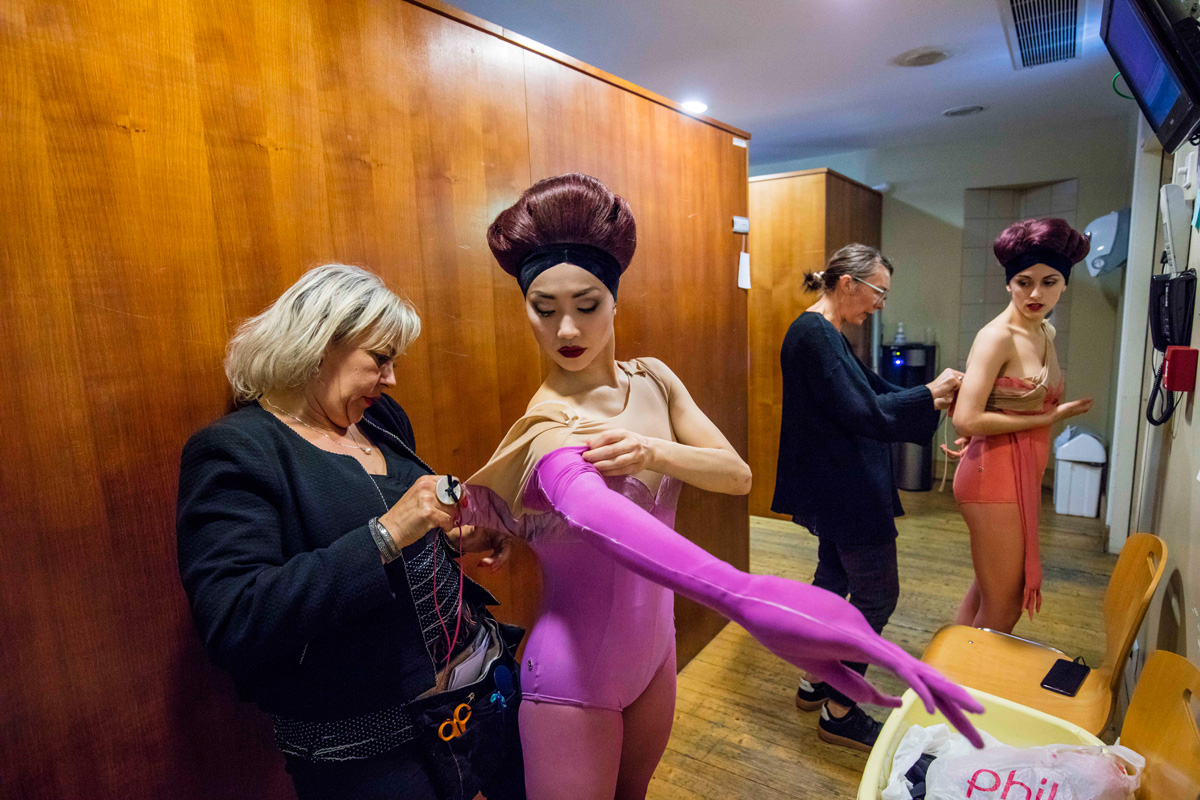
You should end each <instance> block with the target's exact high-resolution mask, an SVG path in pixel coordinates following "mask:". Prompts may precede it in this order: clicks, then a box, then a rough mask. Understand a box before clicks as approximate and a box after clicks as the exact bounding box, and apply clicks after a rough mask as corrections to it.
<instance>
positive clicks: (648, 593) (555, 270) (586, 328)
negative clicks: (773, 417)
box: [460, 174, 980, 800]
mask: <svg viewBox="0 0 1200 800" xmlns="http://www.w3.org/2000/svg"><path fill="white" fill-rule="evenodd" d="M488 242H489V244H490V245H491V247H492V251H493V253H494V254H495V255H496V258H497V260H498V261H499V262H500V264H501V266H503V267H504V268H505V270H506V271H508V272H509V273H511V274H513V275H514V276H515V277H516V278H517V280H518V281H519V283H520V284H521V288H522V290H523V291H524V292H525V295H526V312H527V314H528V316H529V319H530V323H531V325H532V328H533V332H534V335H535V337H536V338H537V340H538V343H539V344H540V345H541V347H542V350H543V351H544V352H545V353H546V354H547V355H548V356H549V357H550V358H551V359H552V361H553V367H552V368H551V371H550V374H549V376H548V377H547V378H546V381H545V382H544V383H543V384H542V387H541V388H540V389H539V390H538V391H537V393H536V394H535V395H534V397H533V399H532V400H531V401H530V404H529V407H528V410H527V411H526V414H525V416H523V417H522V418H521V419H520V420H518V421H517V422H516V423H515V424H514V425H513V427H512V429H511V430H510V431H509V433H508V435H507V436H506V437H505V439H504V441H503V442H502V443H501V445H500V447H499V449H497V451H496V453H495V455H493V457H492V459H491V461H489V463H488V465H487V466H485V467H484V468H483V469H482V470H480V471H479V472H478V473H477V474H476V475H474V476H472V477H471V478H470V479H469V480H468V482H467V483H468V486H467V494H466V498H465V502H464V503H463V504H462V506H461V507H460V518H461V520H462V521H463V522H466V523H469V524H474V525H476V526H486V527H491V528H494V529H500V530H504V531H507V532H509V533H511V534H513V535H515V536H520V537H522V538H523V539H525V540H526V541H528V542H529V543H530V545H531V546H532V548H533V550H534V551H535V553H536V554H537V557H538V560H539V564H540V567H541V570H542V575H543V595H542V605H541V609H540V611H539V615H538V618H537V620H536V622H535V623H534V626H533V630H532V631H531V633H530V637H529V643H528V645H527V648H526V651H525V656H524V661H523V662H522V665H521V667H522V668H521V682H522V690H523V693H524V700H523V702H522V704H521V709H520V724H521V742H522V749H523V751H524V757H525V767H526V787H527V789H528V793H529V797H530V798H531V800H543V798H570V800H580V799H583V798H598V799H599V798H603V799H604V800H608V799H609V798H613V797H619V798H640V797H644V796H645V793H646V787H647V785H648V784H649V781H650V777H651V775H652V774H653V772H654V768H655V766H657V764H658V761H659V759H660V758H661V756H662V753H663V750H664V749H665V747H666V744H667V739H668V737H669V735H670V731H671V722H672V719H673V715H674V702H675V636H674V633H675V631H674V622H673V619H672V610H673V594H672V593H673V592H679V593H681V594H683V595H685V596H687V597H690V598H692V599H693V600H696V601H698V602H701V603H704V604H705V605H708V606H709V607H711V608H714V609H716V610H717V611H719V612H721V613H722V614H724V615H726V616H727V617H729V618H730V619H732V620H734V621H736V622H738V623H740V624H741V625H743V626H744V627H745V628H747V630H749V631H750V632H751V633H752V634H754V636H755V637H756V638H758V639H759V641H761V642H762V643H763V644H764V645H765V646H766V647H768V648H769V649H770V650H771V651H772V652H774V653H776V654H777V655H779V656H781V657H782V658H785V659H786V660H788V661H789V662H791V663H793V664H796V665H798V666H801V667H803V668H804V669H805V670H808V671H811V672H813V673H815V674H817V675H819V676H821V677H822V678H823V679H824V680H826V681H828V682H830V683H832V684H834V685H836V686H837V687H838V688H839V689H841V690H842V691H844V692H846V693H847V694H849V695H851V696H852V697H855V698H856V699H861V700H864V701H867V702H875V703H881V704H885V705H896V703H897V702H898V701H896V700H895V699H894V698H886V697H884V696H882V695H880V693H879V692H877V691H875V690H874V689H873V688H872V687H871V686H870V684H868V683H866V681H865V680H864V679H863V678H862V677H861V676H860V675H858V674H857V673H855V672H853V671H851V670H849V669H847V668H846V667H845V666H843V665H842V664H841V661H843V660H847V661H867V662H872V663H875V664H879V665H882V666H884V667H886V668H888V669H890V670H892V671H893V672H895V673H896V674H898V675H899V676H901V677H902V678H903V679H904V680H906V681H908V682H909V683H910V684H911V685H912V686H913V687H914V689H916V691H917V692H918V693H920V694H921V696H922V698H923V699H924V700H925V702H926V705H927V706H928V707H929V708H931V709H932V708H933V707H934V705H936V706H937V707H938V708H940V709H941V710H942V711H943V712H944V713H946V715H947V716H948V717H949V718H950V719H951V720H952V721H954V722H955V723H956V724H958V725H959V727H960V728H961V729H962V730H963V731H964V732H965V733H967V734H968V735H969V736H971V737H972V740H973V741H977V739H978V737H977V735H976V734H975V732H974V729H973V728H972V727H971V726H970V723H969V722H967V721H966V719H965V717H964V716H963V713H962V712H963V710H964V709H966V710H970V711H979V710H980V708H979V706H978V705H977V704H976V703H974V701H972V700H971V699H970V697H969V696H967V695H966V694H965V692H963V690H961V689H960V688H958V687H957V686H954V685H953V684H951V683H949V682H948V681H946V679H945V678H943V677H942V676H941V675H939V674H938V673H937V672H936V671H934V670H933V669H932V668H930V667H928V666H927V665H924V664H922V663H920V662H919V661H917V660H916V659H914V658H912V657H911V656H909V655H908V654H907V653H905V652H904V651H903V650H902V649H901V648H899V647H897V646H896V645H893V644H891V643H889V642H887V641H885V640H883V639H881V638H880V637H879V636H877V635H876V634H875V633H874V631H872V630H871V628H870V626H869V625H868V624H867V622H866V620H865V619H864V618H863V617H862V615H861V614H860V613H859V612H858V611H857V610H856V609H854V607H853V606H851V605H850V604H849V603H847V602H845V601H844V600H843V599H842V598H840V597H837V596H835V595H833V594H831V593H829V592H825V591H823V590H821V589H816V588H814V587H812V586H810V585H809V584H804V583H796V582H794V581H787V580H783V579H781V578H777V577H774V576H770V575H750V574H747V573H744V572H741V571H740V570H737V569H735V568H734V567H732V566H730V565H729V564H726V563H725V562H723V561H720V560H718V559H716V558H714V557H713V556H711V555H709V554H708V553H707V552H706V551H704V550H703V549H701V548H700V547H697V546H696V545H694V544H692V543H691V542H689V541H688V540H687V539H685V538H683V537H682V536H679V535H678V534H676V533H675V532H674V531H673V530H672V528H671V526H672V525H673V522H674V516H675V501H676V498H677V497H678V493H679V487H680V485H681V482H686V483H690V484H692V485H694V486H697V487H699V488H701V489H705V490H708V491H718V492H726V493H740V494H744V493H745V492H747V491H748V490H749V487H750V470H749V468H748V467H747V466H746V464H745V462H744V461H743V460H742V459H741V457H740V456H738V454H737V453H736V452H735V451H734V449H733V447H732V446H731V445H730V444H729V442H728V440H726V439H725V437H724V436H723V435H722V434H721V432H720V430H718V429H717V427H716V426H715V425H714V424H713V423H712V422H711V421H710V420H709V419H708V418H707V417H706V416H705V415H704V413H703V412H702V411H701V410H700V408H699V407H698V406H697V405H696V403H695V401H694V400H692V398H691V396H690V395H689V394H688V391H687V389H686V387H684V385H683V383H682V382H681V381H680V380H679V379H678V378H677V377H676V376H675V375H674V373H672V372H671V370H670V369H669V368H667V366H666V365H665V364H663V363H662V362H661V361H658V360H656V359H650V358H645V359H635V360H633V361H628V362H618V361H616V359H615V357H614V339H613V312H614V309H615V306H616V294H617V284H618V282H619V279H620V275H621V273H622V272H623V270H624V269H625V268H626V267H627V266H628V265H629V261H630V259H631V258H632V256H633V251H634V247H635V243H636V237H635V228H634V222H633V216H632V214H631V213H630V210H629V206H628V204H627V203H626V202H625V201H624V200H623V199H622V198H620V197H617V196H616V195H614V194H612V192H610V191H609V190H608V189H607V187H605V186H604V185H603V184H602V183H600V182H599V181H597V180H596V179H594V178H590V177H588V176H585V175H579V174H573V175H564V176H560V177H557V178H550V179H547V180H545V181H542V182H540V183H538V184H535V185H534V186H532V187H531V188H530V189H528V190H526V192H525V193H524V194H523V195H522V196H521V199H520V200H519V201H518V202H517V203H516V204H515V205H514V206H512V207H511V208H509V209H508V210H506V211H504V212H503V213H501V214H500V216H499V217H497V219H496V221H495V222H494V223H493V224H492V226H491V228H490V229H489V231H488Z"/></svg>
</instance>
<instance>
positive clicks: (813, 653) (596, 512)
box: [480, 447, 983, 747]
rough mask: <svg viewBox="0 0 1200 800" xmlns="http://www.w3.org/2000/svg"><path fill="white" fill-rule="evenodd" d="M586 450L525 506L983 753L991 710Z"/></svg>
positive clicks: (850, 610)
mask: <svg viewBox="0 0 1200 800" xmlns="http://www.w3.org/2000/svg"><path fill="white" fill-rule="evenodd" d="M586 449H587V448H585V447H564V448H560V449H558V450H555V451H553V452H551V453H548V454H547V455H545V456H544V457H543V458H542V459H541V460H540V461H539V462H538V464H537V466H536V467H535V469H534V473H533V478H531V480H530V485H529V486H528V487H527V489H526V492H525V496H524V501H525V505H526V506H527V507H529V508H531V509H533V510H535V511H551V510H554V511H557V512H558V513H559V514H561V515H562V516H563V517H564V518H566V520H567V522H568V523H569V524H570V525H571V527H572V528H573V529H574V530H576V531H577V532H578V533H579V534H580V535H582V536H584V537H585V538H586V540H587V541H588V542H589V543H591V544H592V545H593V546H594V547H596V549H597V550H599V551H600V552H602V553H604V554H605V555H607V556H608V557H610V558H612V559H613V560H614V561H616V562H617V563H619V564H621V565H622V566H624V567H625V568H627V569H629V570H630V571H632V572H634V573H636V574H638V575H641V576H642V577H644V578H647V579H648V580H651V581H654V582H655V583H657V584H659V585H661V586H665V587H667V588H668V589H671V590H672V591H674V592H677V593H678V594H681V595H683V596H684V597H687V598H690V599H691V600H694V601H696V602H698V603H702V604H703V605H706V606H708V607H709V608H711V609H713V610H715V611H717V612H718V613H720V614H722V615H723V616H725V617H728V618H729V619H731V620H733V621H734V622H737V623H738V624H739V625H741V626H742V627H744V628H745V629H746V630H748V631H749V632H750V633H751V634H753V636H754V638H756V639H758V640H759V641H760V642H762V644H763V645H764V646H766V648H767V649H768V650H770V651H771V652H772V653H774V654H775V655H777V656H779V657H780V658H782V659H784V660H785V661H787V662H789V663H791V664H794V665H796V666H797V667H800V668H801V669H803V670H805V671H808V672H812V673H814V674H816V675H819V676H820V677H821V678H822V679H824V680H825V681H826V682H828V683H829V684H831V685H833V686H834V687H836V688H837V689H838V690H839V691H841V692H843V693H844V694H846V695H847V696H849V697H852V698H854V699H855V700H858V701H861V702H868V703H875V704H878V705H883V706H893V707H895V706H898V705H900V700H899V698H895V697H888V696H886V695H883V694H881V693H880V692H879V691H878V690H876V689H875V688H874V687H873V686H871V684H869V683H867V681H866V680H865V679H864V678H863V677H862V676H860V675H859V674H858V673H856V672H855V671H854V670H852V669H850V668H848V667H846V666H845V665H844V664H842V663H841V662H842V661H858V662H868V663H871V664H876V665H878V666H881V667H884V668H886V669H888V670H890V671H892V672H894V673H895V674H896V675H898V676H899V677H900V678H902V679H903V680H904V681H905V682H907V683H908V684H909V685H910V686H911V687H912V688H913V690H914V691H915V692H916V693H917V695H918V696H920V698H921V700H922V701H923V702H924V704H925V708H926V710H927V711H929V712H930V713H933V711H934V709H935V708H936V709H937V710H939V711H941V712H942V714H943V715H944V716H945V717H946V718H947V719H948V720H949V721H950V722H951V723H952V724H953V725H954V726H955V727H956V728H958V730H959V731H961V732H962V733H963V734H964V735H965V736H966V737H967V738H968V739H969V740H970V741H971V743H972V744H974V745H975V746H976V747H981V746H982V740H981V739H980V737H979V734H978V733H977V732H976V730H975V728H974V726H973V725H972V724H971V723H970V722H969V721H968V720H967V718H966V716H965V715H964V714H963V711H964V710H966V711H971V712H973V713H977V714H978V713H982V711H983V707H982V706H981V705H980V704H979V703H978V702H976V701H975V700H974V698H972V697H971V696H970V695H969V694H967V693H966V692H965V691H964V690H963V689H962V688H961V687H959V686H957V685H956V684H954V683H951V682H950V681H949V680H947V679H946V678H945V677H943V676H942V675H941V673H939V672H938V671H937V670H935V669H933V668H932V667H930V666H929V665H928V664H924V663H922V662H921V661H919V660H918V659H915V658H913V657H912V656H910V655H909V654H908V653H906V652H905V651H904V650H903V649H902V648H900V647H899V646H897V645H895V644H892V643H891V642H889V641H887V640H885V639H884V638H882V637H881V636H879V635H878V634H876V633H875V631H873V630H871V626H870V625H869V624H868V623H867V620H866V619H865V618H864V617H863V615H862V614H861V613H860V612H859V611H858V609H856V608H855V607H854V606H852V605H850V604H849V603H848V602H846V601H845V600H844V599H842V598H841V597H838V596H837V595H835V594H833V593H832V592H827V591H825V590H824V589H818V588H817V587H815V586H811V585H809V584H807V583H799V582H797V581H790V580H786V579H784V578H779V577H776V576H774V575H751V574H749V573H746V572H742V571H741V570H739V569H736V568H735V567H733V566H731V565H729V564H727V563H725V562H724V561H721V560H720V559H718V558H716V557H714V556H713V555H711V554H710V553H708V551H706V550H704V549H703V548H701V547H699V546H697V545H695V544H693V543H692V542H690V541H688V540H687V539H686V538H684V537H683V536H681V535H679V534H678V533H676V532H675V531H673V530H671V529H670V528H669V527H667V526H666V525H664V524H662V523H661V522H659V521H658V520H657V519H655V518H654V517H653V516H652V515H650V514H649V513H647V512H646V511H644V510H643V509H642V508H640V507H639V506H638V505H637V504H636V503H634V502H633V501H631V500H629V499H628V498H626V497H624V496H622V495H621V494H619V493H617V492H614V491H611V490H610V489H609V488H608V486H607V485H606V484H605V482H604V478H603V477H602V476H601V475H600V473H599V472H597V471H596V468H595V467H594V466H592V465H591V464H589V463H587V462H586V461H584V460H583V457H582V454H583V452H584V451H585V450H586ZM480 510H481V509H480Z"/></svg>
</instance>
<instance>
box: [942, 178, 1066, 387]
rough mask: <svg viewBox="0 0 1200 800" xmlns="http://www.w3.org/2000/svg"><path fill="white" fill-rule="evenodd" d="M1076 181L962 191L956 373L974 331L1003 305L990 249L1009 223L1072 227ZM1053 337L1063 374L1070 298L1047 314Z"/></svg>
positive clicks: (1001, 274) (1001, 272) (1003, 293)
mask: <svg viewBox="0 0 1200 800" xmlns="http://www.w3.org/2000/svg"><path fill="white" fill-rule="evenodd" d="M1078 190H1079V181H1077V180H1074V179H1072V180H1069V181H1059V182H1058V183H1048V184H1042V185H1039V186H1033V187H1024V188H998V189H967V191H966V195H965V212H966V213H965V217H966V219H965V221H964V223H963V259H962V295H961V297H960V301H961V308H960V311H959V338H960V341H959V347H958V352H959V361H960V363H959V365H958V366H959V369H965V367H966V361H967V354H968V353H969V352H970V350H971V343H972V342H974V341H975V335H976V334H977V333H979V329H980V328H982V327H983V326H984V325H986V324H987V323H988V322H989V321H991V320H993V319H995V318H996V317H997V316H998V315H999V314H1000V312H1001V311H1003V310H1004V307H1005V306H1007V305H1008V301H1009V295H1008V292H1007V291H1006V289H1005V285H1004V270H1003V269H1001V268H1000V265H999V264H998V263H997V262H996V256H995V255H994V254H993V253H992V243H993V242H994V241H995V240H996V237H997V236H999V235H1000V232H1001V231H1003V230H1004V229H1005V228H1007V227H1008V226H1009V225H1011V224H1012V223H1014V222H1016V221H1018V220H1022V219H1030V218H1032V217H1060V218H1062V219H1065V220H1066V221H1067V222H1068V223H1069V224H1070V225H1071V226H1072V227H1074V226H1075V201H1076V196H1077V194H1078ZM1049 319H1050V321H1051V322H1052V323H1053V324H1054V327H1055V329H1056V330H1057V331H1058V338H1057V340H1056V342H1055V349H1056V350H1057V352H1058V360H1059V363H1060V364H1061V365H1062V368H1063V370H1066V369H1067V368H1068V366H1069V365H1068V363H1067V354H1068V353H1069V352H1070V343H1071V292H1070V291H1068V292H1067V293H1066V294H1064V295H1063V297H1062V301H1061V302H1059V304H1058V306H1057V307H1056V308H1055V309H1054V311H1053V312H1052V313H1051V316H1050V318H1049Z"/></svg>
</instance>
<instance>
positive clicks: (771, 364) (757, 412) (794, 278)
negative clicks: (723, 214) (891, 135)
mask: <svg viewBox="0 0 1200 800" xmlns="http://www.w3.org/2000/svg"><path fill="white" fill-rule="evenodd" d="M881 210H882V196H881V195H880V194H879V193H878V192H876V191H874V190H873V189H869V188H867V187H865V186H863V185H861V184H859V183H856V182H855V181H852V180H850V179H849V178H846V177H845V176H842V175H839V174H838V173H836V172H832V171H830V170H826V169H814V170H805V171H802V172H794V173H785V174H781V175H764V176H761V177H755V178H752V179H751V180H750V219H751V220H752V225H751V235H750V287H751V288H750V292H749V298H748V303H749V315H750V334H749V347H750V378H749V387H750V406H749V408H750V414H749V446H750V468H751V469H752V470H753V471H754V487H753V488H752V489H751V491H750V513H751V514H757V515H759V516H769V517H776V518H779V519H782V518H784V517H783V516H782V515H779V514H775V513H774V512H772V511H771V498H772V496H773V495H774V493H775V467H776V462H777V461H778V459H779V426H780V418H781V415H782V413H783V379H782V376H781V373H780V368H779V350H780V348H781V347H782V345H783V337H784V335H785V334H786V333H787V329H788V327H789V326H790V325H791V324H792V321H793V320H795V319H796V317H797V316H799V315H800V314H801V313H803V311H804V310H805V309H806V308H808V307H809V306H810V305H812V304H813V303H814V302H816V299H817V295H816V293H813V292H806V291H805V290H804V285H803V282H804V275H805V273H808V272H813V271H816V270H819V269H821V268H822V267H823V265H824V264H825V262H826V261H827V260H828V258H829V256H830V255H832V254H833V253H834V251H836V250H837V249H838V248H840V247H843V246H845V245H847V244H850V243H852V242H861V243H863V244H869V245H872V246H873V247H878V246H879V237H880V226H881ZM844 332H845V333H846V335H847V337H848V338H850V339H851V341H852V342H854V343H855V344H856V346H858V347H864V346H865V345H866V341H867V339H868V338H869V334H868V333H867V332H864V331H862V330H859V329H858V328H857V326H848V327H847V328H846V330H845V331H844Z"/></svg>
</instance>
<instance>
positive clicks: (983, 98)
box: [452, 0, 1136, 165]
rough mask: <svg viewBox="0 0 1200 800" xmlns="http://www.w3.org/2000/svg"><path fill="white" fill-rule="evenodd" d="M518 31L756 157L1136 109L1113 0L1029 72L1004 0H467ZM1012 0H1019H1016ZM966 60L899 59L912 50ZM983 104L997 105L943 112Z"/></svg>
mask: <svg viewBox="0 0 1200 800" xmlns="http://www.w3.org/2000/svg"><path fill="white" fill-rule="evenodd" d="M452 2H455V4H456V5H457V6H458V7H460V8H462V9H463V10H464V11H468V12H470V13H472V14H475V15H477V16H480V17H483V18H484V19H486V20H489V21H490V22H494V23H496V24H498V25H501V26H503V27H505V28H508V29H510V30H513V31H516V32H517V33H520V34H523V35H525V36H528V37H530V38H531V39H534V40H535V41H538V42H541V43H542V44H545V45H548V46H550V47H553V48H555V49H557V50H561V51H563V52H564V53H567V54H569V55H571V56H574V57H575V58H578V59H580V60H582V61H585V62H587V63H589V64H592V65H593V66H596V67H599V68H600V69H603V70H605V71H607V72H611V73H613V74H615V75H618V76H620V77H622V78H625V79H626V80H630V81H632V82H634V83H636V84H638V85H640V86H643V87H645V88H647V89H649V90H651V91H654V92H657V93H659V94H661V95H664V96H666V97H670V98H672V99H675V100H680V101H682V100H687V99H691V98H699V99H702V100H703V101H704V102H706V103H708V107H709V109H708V112H707V114H708V115H709V116H711V117H714V118H716V119H719V120H722V121H723V122H726V123H729V124H731V125H734V126H737V127H739V128H742V129H744V130H747V131H750V133H751V134H752V136H753V141H752V142H751V146H750V159H751V164H752V165H756V164H757V165H763V164H770V163H775V162H779V161H784V160H788V159H792V158H805V157H809V156H816V155H824V154H829V153H839V152H844V151H847V150H858V149H866V148H877V147H887V146H902V145H910V144H917V143H922V142H936V141H950V140H955V139H964V138H970V137H975V136H984V135H993V134H997V133H1000V134H1003V133H1016V132H1019V131H1021V130H1022V129H1025V128H1028V127H1029V126H1037V125H1045V126H1055V127H1058V126H1062V125H1064V124H1070V123H1077V124H1080V125H1084V124H1086V123H1087V121H1088V120H1090V119H1097V118H1100V117H1109V116H1114V115H1123V114H1131V113H1133V112H1134V111H1135V109H1136V107H1135V106H1134V104H1133V102H1132V101H1129V100H1122V99H1121V98H1119V97H1117V96H1116V95H1115V94H1114V93H1113V91H1112V88H1111V86H1110V81H1111V79H1112V76H1113V73H1114V72H1116V67H1115V66H1114V65H1113V63H1112V60H1111V59H1110V58H1109V56H1108V52H1107V50H1105V48H1104V43H1103V42H1101V41H1100V35H1099V32H1100V11H1101V8H1102V6H1103V0H1082V6H1083V9H1084V31H1085V34H1084V38H1083V41H1082V43H1081V48H1080V51H1081V52H1080V53H1079V55H1078V56H1077V57H1076V58H1075V59H1073V60H1071V61H1066V62H1060V63H1057V64H1047V65H1044V66H1040V67H1034V68H1032V69H1025V70H1014V69H1013V66H1012V59H1011V58H1010V56H1009V51H1008V45H1007V43H1006V41H1005V37H1004V29H1003V26H1002V24H1001V17H1000V9H999V6H998V5H997V3H996V0H822V1H820V2H818V1H817V0H726V1H725V2H721V1H720V0H700V1H697V0H603V2H599V1H595V2H589V1H588V0H452ZM1004 2H1008V0H1004ZM925 45H929V46H934V47H940V48H943V49H948V50H950V51H951V52H952V53H953V54H954V55H953V57H951V58H950V59H949V60H947V61H944V62H942V63H941V64H935V65H933V66H930V67H919V68H912V67H899V66H896V65H895V64H893V63H892V61H893V59H895V57H896V56H898V55H899V54H900V53H903V52H905V51H907V50H911V49H913V48H915V47H921V46H925ZM975 104H977V105H983V106H986V107H987V110H986V111H985V112H983V113H982V114H977V115H975V116H972V117H964V118H958V119H947V118H945V117H942V116H941V112H942V111H943V110H945V109H947V108H951V107H954V106H961V105H975Z"/></svg>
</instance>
